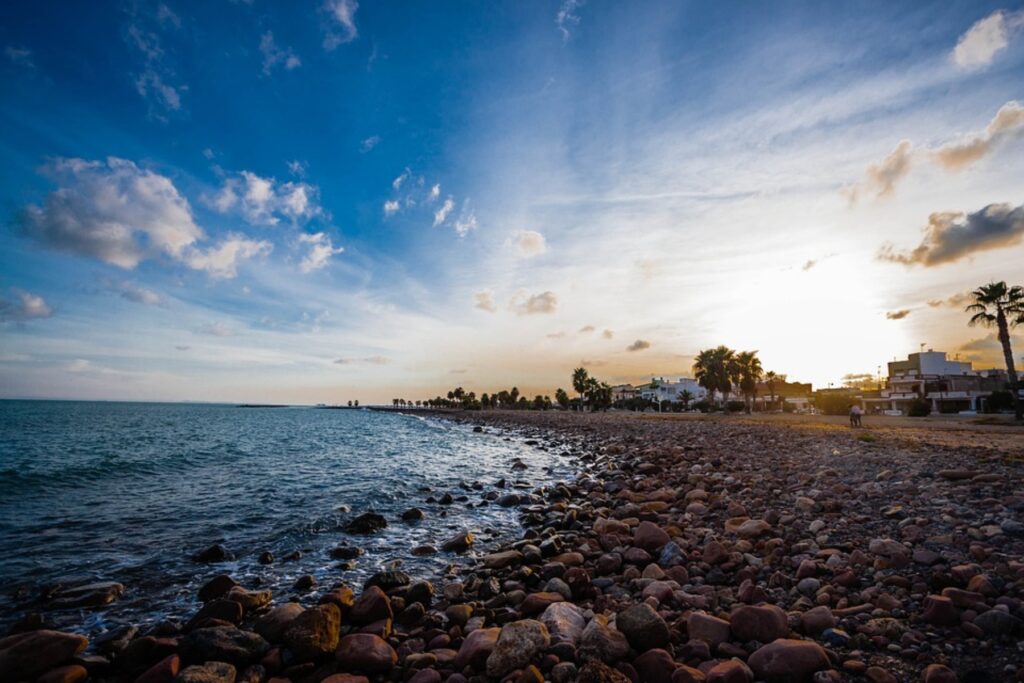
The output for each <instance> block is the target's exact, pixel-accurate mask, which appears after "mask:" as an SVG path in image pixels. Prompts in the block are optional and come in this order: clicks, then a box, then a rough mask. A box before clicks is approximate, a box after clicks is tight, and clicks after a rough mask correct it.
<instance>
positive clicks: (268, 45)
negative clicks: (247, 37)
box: [260, 31, 302, 76]
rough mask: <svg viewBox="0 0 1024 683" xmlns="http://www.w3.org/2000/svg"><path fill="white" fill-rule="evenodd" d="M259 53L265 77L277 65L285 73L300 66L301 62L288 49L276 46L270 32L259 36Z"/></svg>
mask: <svg viewBox="0 0 1024 683" xmlns="http://www.w3.org/2000/svg"><path fill="white" fill-rule="evenodd" d="M260 53H261V54H262V55H263V73H264V74H265V75H267V76H269V75H270V74H271V72H272V71H273V70H274V67H276V66H278V65H281V66H283V67H284V68H285V70H286V71H291V70H292V69H297V68H299V67H300V66H302V60H301V59H299V56H298V55H296V54H295V52H293V51H292V49H291V48H290V47H287V48H283V49H282V48H280V47H278V46H277V43H275V42H274V33H273V32H272V31H267V32H266V33H264V34H263V35H262V36H260Z"/></svg>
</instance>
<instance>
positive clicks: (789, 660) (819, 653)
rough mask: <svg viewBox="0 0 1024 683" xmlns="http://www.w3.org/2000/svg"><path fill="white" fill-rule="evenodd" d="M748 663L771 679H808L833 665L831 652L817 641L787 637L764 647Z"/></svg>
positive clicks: (763, 676)
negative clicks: (830, 658)
mask: <svg viewBox="0 0 1024 683" xmlns="http://www.w3.org/2000/svg"><path fill="white" fill-rule="evenodd" d="M747 664H749V665H750V668H751V669H753V670H754V673H755V674H756V675H757V676H758V677H760V678H765V679H767V680H769V681H777V680H784V681H796V680H804V679H808V678H810V677H811V674H813V673H814V672H815V671H820V670H822V669H827V668H829V666H830V664H829V660H828V655H827V654H826V653H825V650H824V648H822V647H821V646H820V645H818V644H817V643H812V642H810V641H808V640H788V639H786V638H780V639H778V640H776V641H774V642H772V643H769V644H767V645H763V646H761V647H760V648H758V649H757V650H756V651H755V652H754V654H752V655H750V659H748V660H747Z"/></svg>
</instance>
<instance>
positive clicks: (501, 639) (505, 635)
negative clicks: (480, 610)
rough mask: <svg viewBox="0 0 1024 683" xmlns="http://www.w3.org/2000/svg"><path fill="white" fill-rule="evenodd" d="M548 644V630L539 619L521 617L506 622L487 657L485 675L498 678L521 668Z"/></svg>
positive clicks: (549, 641)
mask: <svg viewBox="0 0 1024 683" xmlns="http://www.w3.org/2000/svg"><path fill="white" fill-rule="evenodd" d="M550 644H551V637H550V635H549V634H548V630H547V628H546V627H545V626H544V624H542V623H540V622H539V621H535V620H533V619H523V620H521V621H514V622H512V623H511V624H507V625H505V626H504V627H502V629H501V634H500V635H499V636H498V641H497V642H496V643H495V645H494V650H493V651H492V652H491V654H490V656H488V657H487V675H488V676H493V677H496V678H500V677H502V676H504V675H505V674H507V673H509V672H511V671H513V670H514V669H521V668H522V667H524V666H526V665H527V664H529V663H530V661H531V660H532V659H533V658H534V657H535V656H536V655H538V654H539V653H541V652H543V651H544V650H545V649H547V647H548V646H549V645H550Z"/></svg>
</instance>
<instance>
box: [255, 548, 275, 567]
mask: <svg viewBox="0 0 1024 683" xmlns="http://www.w3.org/2000/svg"><path fill="white" fill-rule="evenodd" d="M256 561H257V562H259V563H260V564H274V553H272V552H270V551H269V550H264V551H263V552H262V553H260V556H259V557H258V558H256Z"/></svg>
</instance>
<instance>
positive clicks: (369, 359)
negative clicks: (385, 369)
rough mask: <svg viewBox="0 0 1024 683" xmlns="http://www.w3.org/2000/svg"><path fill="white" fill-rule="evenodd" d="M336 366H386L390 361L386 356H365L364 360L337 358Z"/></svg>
mask: <svg viewBox="0 0 1024 683" xmlns="http://www.w3.org/2000/svg"><path fill="white" fill-rule="evenodd" d="M334 363H335V364H336V365H388V364H389V363H391V359H390V358H387V357H386V356H366V357H365V358H339V359H337V360H336V361H334Z"/></svg>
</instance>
